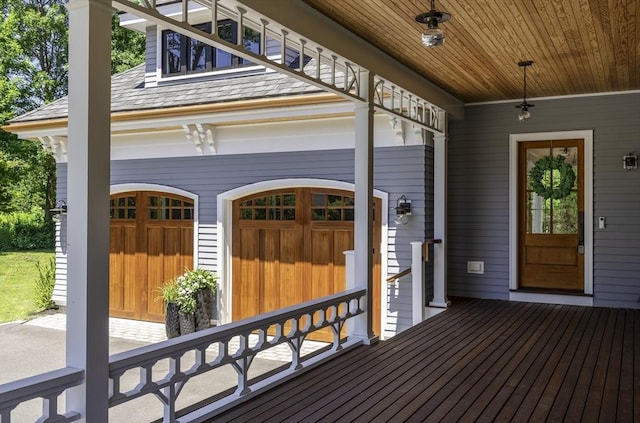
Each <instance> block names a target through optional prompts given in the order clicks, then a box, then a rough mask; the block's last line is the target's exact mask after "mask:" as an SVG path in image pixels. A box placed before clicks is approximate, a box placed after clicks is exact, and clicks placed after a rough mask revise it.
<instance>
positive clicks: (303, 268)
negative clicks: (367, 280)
mask: <svg viewBox="0 0 640 423" xmlns="http://www.w3.org/2000/svg"><path fill="white" fill-rule="evenodd" d="M353 207H354V197H353V192H348V191H339V190H332V189H321V188H291V189H285V190H277V191H269V192H262V193H259V194H254V195H251V196H248V197H245V198H242V199H239V200H235V201H234V202H233V241H232V242H233V247H232V249H233V295H232V296H233V306H232V310H233V312H232V314H233V320H239V319H243V318H247V317H252V316H255V315H258V314H261V313H266V312H269V311H273V310H277V309H280V308H283V307H287V306H291V305H295V304H298V303H301V302H304V301H309V300H312V299H316V298H320V297H323V296H326V295H331V294H335V293H338V292H341V291H344V290H345V289H346V281H345V257H344V254H343V252H344V251H346V250H352V249H353V245H354V244H353V229H354V228H353V224H354V209H353ZM380 216H381V202H380V200H379V199H376V200H375V210H374V220H375V222H374V227H375V229H374V243H375V245H376V248H375V255H374V260H375V266H374V276H373V277H374V292H373V298H374V310H373V325H374V328H375V332H376V333H377V332H378V331H379V327H380V283H379V281H380V251H379V250H380V249H379V247H378V246H379V245H380V233H381V231H380ZM311 338H313V339H318V340H331V338H330V336H329V332H328V331H324V332H323V331H320V333H316V334H313V336H312V337H311Z"/></svg>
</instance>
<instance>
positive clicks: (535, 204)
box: [527, 192, 551, 234]
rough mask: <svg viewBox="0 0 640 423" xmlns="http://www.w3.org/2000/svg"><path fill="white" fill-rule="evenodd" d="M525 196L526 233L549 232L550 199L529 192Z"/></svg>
mask: <svg viewBox="0 0 640 423" xmlns="http://www.w3.org/2000/svg"><path fill="white" fill-rule="evenodd" d="M528 194H529V195H528V196H527V233H530V234H548V233H551V209H550V200H545V199H544V198H542V197H540V196H539V195H537V194H536V193H535V192H529V193H528Z"/></svg>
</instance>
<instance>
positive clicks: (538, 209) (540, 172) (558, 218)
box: [518, 139, 584, 292]
mask: <svg viewBox="0 0 640 423" xmlns="http://www.w3.org/2000/svg"><path fill="white" fill-rule="evenodd" d="M518 148H519V150H518V181H519V183H518V186H519V193H518V198H519V219H518V222H519V223H518V225H519V226H518V242H519V244H518V256H519V257H518V263H519V266H518V288H520V289H534V290H543V291H544V290H546V291H558V290H559V291H566V292H583V291H584V222H583V220H584V186H583V185H584V183H583V182H584V170H583V168H584V166H583V163H584V142H583V140H581V139H574V140H558V141H530V142H521V143H519V147H518Z"/></svg>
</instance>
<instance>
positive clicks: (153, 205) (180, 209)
mask: <svg viewBox="0 0 640 423" xmlns="http://www.w3.org/2000/svg"><path fill="white" fill-rule="evenodd" d="M148 198H149V204H148V206H147V209H148V210H149V219H151V220H193V201H183V200H180V199H177V198H170V197H162V196H149V197H148Z"/></svg>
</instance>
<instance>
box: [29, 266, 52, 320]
mask: <svg viewBox="0 0 640 423" xmlns="http://www.w3.org/2000/svg"><path fill="white" fill-rule="evenodd" d="M36 269H38V277H37V278H36V280H35V284H34V290H33V295H34V298H33V303H34V304H35V306H36V307H37V308H38V309H40V310H48V309H50V308H54V307H55V305H56V303H55V302H54V301H53V300H52V299H51V297H52V296H53V288H54V287H55V285H56V259H55V257H51V258H49V261H48V262H46V263H45V264H41V263H40V262H37V263H36Z"/></svg>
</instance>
